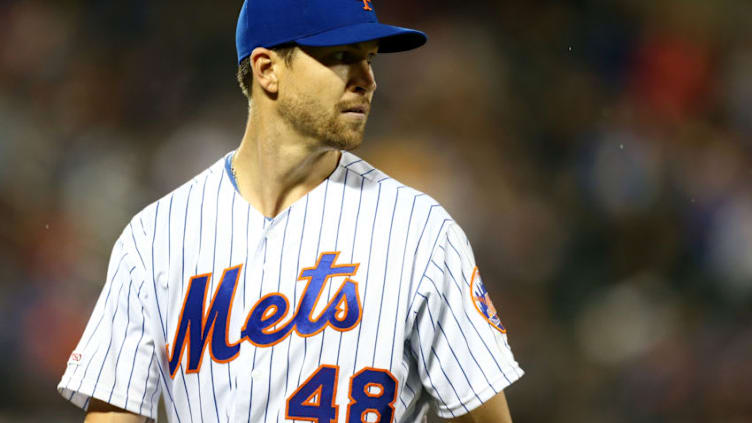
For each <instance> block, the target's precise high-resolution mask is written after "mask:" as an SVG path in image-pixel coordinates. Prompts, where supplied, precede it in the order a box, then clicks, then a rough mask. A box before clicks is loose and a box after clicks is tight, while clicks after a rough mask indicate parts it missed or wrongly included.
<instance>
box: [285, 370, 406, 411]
mask: <svg viewBox="0 0 752 423" xmlns="http://www.w3.org/2000/svg"><path fill="white" fill-rule="evenodd" d="M338 374H339V367H337V366H330V365H323V364H322V365H321V366H319V368H318V369H316V371H315V372H313V374H312V375H311V376H310V377H309V378H308V379H306V381H305V382H303V384H302V385H300V386H299V387H298V389H296V390H295V392H293V393H292V395H290V397H289V398H288V399H287V411H286V413H285V414H286V417H287V418H288V419H299V420H309V421H312V422H316V423H333V422H336V421H337V415H338V406H337V405H335V403H334V399H335V398H336V397H337V376H338ZM348 396H349V398H350V403H349V404H348V405H347V422H348V423H362V422H367V421H369V420H367V419H368V417H369V416H372V415H376V420H375V421H373V420H371V421H373V422H378V423H389V422H392V421H393V420H394V403H395V401H396V400H397V379H396V378H395V377H394V376H393V375H392V374H391V373H390V372H389V371H388V370H384V369H375V368H373V367H366V368H364V369H362V370H360V371H359V372H358V373H356V374H354V375H353V376H352V377H351V378H350V390H349V393H348Z"/></svg>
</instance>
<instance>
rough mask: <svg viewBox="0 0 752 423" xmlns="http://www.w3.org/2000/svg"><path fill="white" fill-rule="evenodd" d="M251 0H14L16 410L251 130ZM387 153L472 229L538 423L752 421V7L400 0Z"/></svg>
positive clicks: (5, 238)
mask: <svg viewBox="0 0 752 423" xmlns="http://www.w3.org/2000/svg"><path fill="white" fill-rule="evenodd" d="M241 3H242V2H241V0H232V1H230V0H222V1H215V2H207V1H196V0H186V1H183V2H179V3H176V2H164V1H146V0H132V1H128V2H114V1H102V0H59V1H54V2H53V1H43V0H0V222H2V224H0V288H2V289H0V361H2V363H3V365H2V366H0V380H2V383H0V421H6V420H7V421H45V420H46V419H49V418H50V416H55V420H64V419H66V418H69V419H70V421H80V418H81V414H80V412H77V411H76V410H75V409H74V407H73V406H71V405H69V404H67V403H66V402H65V401H64V400H63V399H62V398H60V397H59V396H58V395H57V393H56V390H55V386H56V384H57V382H58V380H59V378H60V376H61V375H62V372H63V370H64V368H65V363H66V361H67V358H68V355H69V354H70V351H71V350H72V349H73V347H74V346H75V344H76V342H77V341H78V339H79V337H80V335H81V332H82V330H83V327H84V325H85V323H86V321H87V320H88V317H89V314H90V312H91V310H92V308H93V305H94V302H95V300H96V298H97V296H98V295H99V292H100V290H101V287H102V284H103V282H104V277H105V273H106V265H107V262H108V257H109V253H110V249H111V248H112V244H113V243H114V241H115V239H116V237H117V236H118V235H119V233H120V231H121V230H122V228H123V227H124V226H125V225H126V223H127V221H128V220H129V218H130V216H132V215H133V214H134V213H136V212H137V211H139V210H140V209H141V208H143V207H144V206H146V205H147V204H149V203H150V202H151V201H153V200H155V199H156V198H158V197H160V196H162V195H163V194H165V193H167V192H168V191H170V190H172V189H173V188H175V187H176V186H178V185H179V184H180V183H181V182H183V181H184V180H187V179H188V178H189V177H191V176H192V175H194V174H196V173H198V172H199V171H201V170H202V169H204V168H205V167H207V166H209V165H210V164H211V163H213V162H214V161H215V160H217V159H218V158H219V157H220V156H221V155H222V154H224V153H225V152H227V151H229V150H231V149H233V148H235V147H236V146H237V145H238V143H239V141H240V138H241V136H242V133H243V129H244V124H245V117H246V104H245V98H244V97H243V96H242V94H241V92H240V90H239V88H238V87H237V85H236V83H235V80H234V74H235V71H236V60H235V50H234V25H235V20H236V16H237V13H238V11H239V9H240V5H241ZM374 3H375V7H376V8H377V10H378V12H379V17H380V19H381V20H382V21H385V22H389V23H395V24H399V25H403V26H412V27H417V28H420V29H423V30H425V31H426V32H427V33H428V35H429V37H430V39H429V43H428V44H427V45H426V46H425V47H423V48H421V49H419V50H416V51H414V52H410V53H404V54H399V55H382V56H379V57H378V58H377V60H376V63H375V64H374V68H375V73H376V79H377V82H378V83H379V90H378V91H377V94H376V98H375V100H374V107H373V113H372V114H371V118H370V121H369V125H368V128H367V132H366V140H365V143H364V145H363V147H362V148H361V149H360V150H358V151H356V154H359V155H361V156H362V157H364V158H365V159H367V160H369V161H370V162H371V163H372V164H374V165H376V166H378V167H380V168H382V169H383V170H385V171H386V172H387V173H389V174H391V175H392V176H394V177H396V178H397V179H399V180H401V181H402V182H405V183H407V184H409V185H412V186H415V187H416V188H418V189H421V190H423V191H425V192H427V193H429V194H431V195H432V196H433V197H435V198H437V199H438V200H439V201H440V202H441V203H442V204H443V205H444V206H445V207H446V208H447V209H448V210H449V212H450V213H451V214H452V215H453V216H454V217H455V218H456V220H457V221H458V222H459V223H460V224H461V225H462V226H463V228H464V229H465V231H466V232H467V234H468V236H469V238H470V240H471V242H472V244H473V246H474V250H475V255H476V259H477V262H478V264H479V266H480V269H481V271H482V272H483V278H484V281H486V283H487V285H488V289H489V291H490V293H491V296H492V298H494V301H495V303H496V306H497V308H498V309H499V311H500V313H501V317H502V320H503V321H504V324H505V326H507V328H508V329H509V339H510V343H511V345H512V348H513V350H514V352H515V355H516V357H517V359H518V361H519V362H520V364H521V365H522V367H523V368H524V369H525V370H526V372H527V375H526V376H525V377H524V378H522V379H521V380H520V381H519V382H517V383H515V384H514V385H512V386H511V387H510V388H508V389H507V391H506V392H507V397H508V400H509V403H510V406H511V410H512V414H513V416H514V417H515V421H516V422H565V423H567V422H579V423H590V422H592V423H609V422H614V423H619V422H692V421H697V422H700V421H702V422H728V423H741V422H750V421H752V400H750V392H752V358H751V357H752V183H750V180H752V25H750V23H751V22H752V3H751V2H749V1H746V0H714V1H699V0H662V1H658V2H649V1H637V2H635V1H630V0H605V1H604V0H573V1H569V2H560V1H554V0H549V1H535V2H506V1H499V0H485V1H481V0H478V1H475V2H470V3H468V2H456V1H449V0H432V1H425V0H400V1H390V0H377V1H374Z"/></svg>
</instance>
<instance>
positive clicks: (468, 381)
mask: <svg viewBox="0 0 752 423" xmlns="http://www.w3.org/2000/svg"><path fill="white" fill-rule="evenodd" d="M418 295H420V296H421V297H423V298H425V299H426V300H428V298H426V297H425V296H424V295H422V294H418ZM426 309H427V310H428V318H429V320H430V321H431V325H432V326H433V327H434V332H435V331H436V326H438V327H439V331H440V332H441V335H442V336H443V337H444V341H446V346H447V347H448V348H449V352H451V353H452V356H453V357H454V361H455V362H456V363H457V367H459V369H460V371H461V372H462V375H463V376H465V380H466V381H467V386H469V387H470V390H471V391H473V395H475V398H477V399H478V401H479V402H483V401H482V400H481V399H480V397H479V396H478V393H477V392H475V389H473V384H472V382H470V378H469V377H467V373H466V372H465V368H464V367H463V366H462V362H461V361H460V359H459V358H458V357H457V354H456V353H455V352H454V348H452V342H451V340H450V339H449V337H448V336H447V334H446V332H444V328H443V327H441V321H440V320H436V319H434V318H433V313H431V307H430V305H429V307H426ZM434 322H436V324H435V325H434ZM463 335H464V334H463ZM468 346H469V345H468ZM431 349H433V347H431ZM469 352H470V355H471V356H472V357H473V360H475V356H474V355H473V353H472V351H469ZM434 354H435V352H434ZM436 357H437V358H438V355H436ZM439 361H441V360H439ZM475 364H476V365H478V368H479V369H480V368H481V367H480V365H479V364H478V361H477V360H475ZM481 374H483V372H481ZM483 377H484V378H485V377H486V375H485V374H483ZM486 382H488V386H489V387H491V388H493V386H492V385H491V382H490V381H489V380H488V378H486Z"/></svg>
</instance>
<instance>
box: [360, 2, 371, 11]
mask: <svg viewBox="0 0 752 423" xmlns="http://www.w3.org/2000/svg"><path fill="white" fill-rule="evenodd" d="M362 1H363V10H373V9H371V5H370V4H369V3H371V0H362Z"/></svg>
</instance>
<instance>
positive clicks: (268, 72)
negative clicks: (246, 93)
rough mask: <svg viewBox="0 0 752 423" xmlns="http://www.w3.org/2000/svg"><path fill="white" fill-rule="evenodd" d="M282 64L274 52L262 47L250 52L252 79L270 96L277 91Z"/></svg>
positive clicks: (281, 60)
mask: <svg viewBox="0 0 752 423" xmlns="http://www.w3.org/2000/svg"><path fill="white" fill-rule="evenodd" d="M283 62H284V59H283V58H281V57H279V55H278V54H277V53H276V52H274V51H272V50H269V49H266V48H264V47H256V48H255V49H253V51H252V52H251V69H252V70H253V79H254V80H256V81H257V82H258V84H259V86H260V87H261V88H263V89H264V91H266V92H267V93H268V94H270V95H272V96H274V95H276V94H277V91H278V90H279V71H280V66H281V65H282V63H283Z"/></svg>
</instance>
